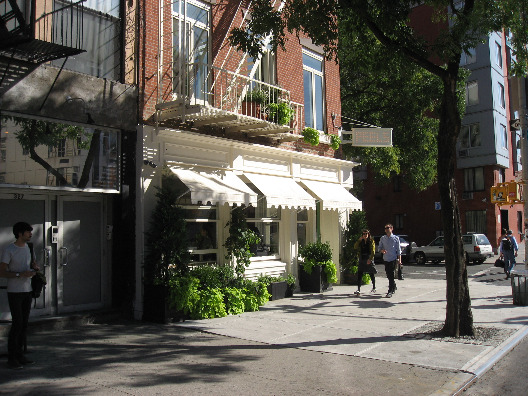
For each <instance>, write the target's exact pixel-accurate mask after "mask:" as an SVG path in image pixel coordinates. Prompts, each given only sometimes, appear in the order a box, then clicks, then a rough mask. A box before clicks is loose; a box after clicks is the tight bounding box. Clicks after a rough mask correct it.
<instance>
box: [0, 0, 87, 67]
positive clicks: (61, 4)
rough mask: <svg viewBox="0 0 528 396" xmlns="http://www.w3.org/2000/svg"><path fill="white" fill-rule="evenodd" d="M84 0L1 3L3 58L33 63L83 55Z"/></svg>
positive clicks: (9, 0)
mask: <svg viewBox="0 0 528 396" xmlns="http://www.w3.org/2000/svg"><path fill="white" fill-rule="evenodd" d="M84 1H85V0H77V1H73V0H60V1H59V0H55V1H54V0H30V1H20V0H18V1H17V0H0V56H6V57H10V58H15V59H19V60H22V61H27V62H32V63H36V64H39V63H43V62H47V61H51V60H54V59H60V58H65V57H68V56H72V55H76V54H80V53H81V52H84V50H83V15H84V6H83V2H84Z"/></svg>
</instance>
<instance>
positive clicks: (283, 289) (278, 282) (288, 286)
mask: <svg viewBox="0 0 528 396" xmlns="http://www.w3.org/2000/svg"><path fill="white" fill-rule="evenodd" d="M258 281H259V282H262V283H264V284H265V285H266V287H267V289H268V293H269V294H270V301H273V300H280V299H281V298H286V297H292V296H293V290H294V289H295V277H294V276H293V275H291V274H288V275H287V276H275V277H273V276H269V275H263V276H260V277H259V279H258Z"/></svg>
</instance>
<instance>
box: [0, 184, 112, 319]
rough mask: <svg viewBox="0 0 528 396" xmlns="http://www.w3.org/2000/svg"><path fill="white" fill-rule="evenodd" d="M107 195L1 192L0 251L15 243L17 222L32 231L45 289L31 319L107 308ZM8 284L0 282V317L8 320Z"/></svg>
mask: <svg viewBox="0 0 528 396" xmlns="http://www.w3.org/2000/svg"><path fill="white" fill-rule="evenodd" d="M103 202H104V201H103V197H102V196H101V195H100V194H99V195H86V196H85V195H81V194H63V193H59V194H57V193H35V192H32V191H29V192H28V191H24V192H22V190H20V191H13V192H8V191H3V192H2V193H0V206H1V207H2V209H3V210H2V212H3V215H2V216H1V217H0V249H2V248H3V247H4V246H6V245H8V244H9V243H11V242H13V241H14V235H13V233H12V227H13V224H15V223H16V222H18V221H26V222H28V223H29V224H31V225H32V227H33V237H32V242H33V245H34V250H35V254H36V256H37V262H38V263H39V265H40V268H41V270H42V271H43V272H44V274H45V275H46V279H47V285H46V287H45V289H44V290H43V293H42V295H41V297H39V298H38V299H37V301H36V306H35V307H34V308H32V310H31V316H32V317H36V316H46V315H52V314H61V313H67V312H75V311H81V310H87V309H97V308H101V307H102V306H103V305H104V299H103V296H104V295H105V293H104V290H103V285H105V284H106V283H107V282H106V273H107V270H106V269H107V264H106V262H105V260H103V250H104V249H103V246H104V244H103V232H102V230H103V219H104V205H103ZM6 285H7V280H6V279H3V278H2V279H0V319H1V320H9V319H10V316H11V315H10V313H9V305H8V303H7V291H6Z"/></svg>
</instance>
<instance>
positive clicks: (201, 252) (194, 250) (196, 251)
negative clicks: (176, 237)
mask: <svg viewBox="0 0 528 396" xmlns="http://www.w3.org/2000/svg"><path fill="white" fill-rule="evenodd" d="M178 205H179V206H180V207H181V208H182V209H183V210H184V211H185V213H186V214H187V213H189V212H187V211H191V210H192V211H201V210H202V211H206V210H207V211H211V210H214V211H215V218H214V219H210V218H203V217H200V216H196V217H187V216H186V217H185V222H186V223H187V224H189V223H191V224H199V223H207V224H214V225H215V227H214V228H215V235H214V238H215V242H216V247H213V248H206V249H200V248H198V246H191V241H190V240H189V245H190V246H189V248H188V250H187V251H188V252H189V253H190V254H191V265H197V264H204V263H212V262H213V261H214V262H215V263H218V262H219V260H218V259H219V257H220V233H219V228H220V227H219V224H220V219H219V208H218V205H216V204H215V205H204V204H188V203H185V204H178ZM187 234H188V236H190V234H189V233H187ZM211 254H215V255H216V257H215V259H214V260H208V259H205V260H203V259H202V258H203V256H206V255H211ZM196 255H197V256H198V260H194V259H192V257H193V256H196Z"/></svg>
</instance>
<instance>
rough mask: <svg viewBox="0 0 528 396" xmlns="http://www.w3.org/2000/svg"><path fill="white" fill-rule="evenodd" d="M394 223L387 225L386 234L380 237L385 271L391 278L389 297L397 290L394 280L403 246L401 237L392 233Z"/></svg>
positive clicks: (380, 249) (388, 277) (380, 248)
mask: <svg viewBox="0 0 528 396" xmlns="http://www.w3.org/2000/svg"><path fill="white" fill-rule="evenodd" d="M392 228H393V227H392V224H386V225H385V235H383V236H382V237H381V238H380V241H379V247H378V249H379V251H380V252H381V253H383V262H384V263H385V273H386V274H387V279H388V280H389V291H388V293H387V295H386V297H387V298H390V297H392V295H393V294H394V292H395V291H396V281H395V280H394V270H395V268H397V267H396V265H401V248H400V238H398V237H397V236H396V235H394V234H393V233H392Z"/></svg>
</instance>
